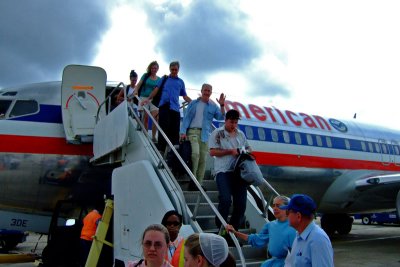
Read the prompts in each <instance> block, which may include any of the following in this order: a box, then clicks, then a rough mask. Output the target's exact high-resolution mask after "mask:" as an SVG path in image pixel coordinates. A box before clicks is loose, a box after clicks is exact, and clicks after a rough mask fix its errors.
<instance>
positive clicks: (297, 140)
mask: <svg viewBox="0 0 400 267" xmlns="http://www.w3.org/2000/svg"><path fill="white" fill-rule="evenodd" d="M294 139H295V140H296V144H298V145H301V135H300V134H299V133H294Z"/></svg>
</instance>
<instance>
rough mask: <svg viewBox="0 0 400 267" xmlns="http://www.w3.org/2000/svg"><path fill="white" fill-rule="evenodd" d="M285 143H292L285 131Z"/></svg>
mask: <svg viewBox="0 0 400 267" xmlns="http://www.w3.org/2000/svg"><path fill="white" fill-rule="evenodd" d="M283 141H285V143H290V136H289V133H288V132H287V131H283Z"/></svg>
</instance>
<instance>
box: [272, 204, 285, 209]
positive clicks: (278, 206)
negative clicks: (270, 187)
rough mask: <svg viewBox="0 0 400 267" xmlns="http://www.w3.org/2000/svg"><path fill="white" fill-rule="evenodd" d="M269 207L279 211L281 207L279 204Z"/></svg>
mask: <svg viewBox="0 0 400 267" xmlns="http://www.w3.org/2000/svg"><path fill="white" fill-rule="evenodd" d="M271 206H272V207H273V208H278V209H280V208H281V206H282V205H280V204H272V205H271Z"/></svg>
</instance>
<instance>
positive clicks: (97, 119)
mask: <svg viewBox="0 0 400 267" xmlns="http://www.w3.org/2000/svg"><path fill="white" fill-rule="evenodd" d="M121 85H122V89H123V88H125V84H124V83H123V82H120V83H119V84H118V85H117V86H115V87H114V88H113V90H112V91H111V93H109V94H108V96H107V97H106V98H105V99H104V100H103V102H101V103H100V105H99V107H98V108H97V113H96V123H97V122H98V121H99V113H100V110H101V107H102V106H103V105H104V104H105V103H106V102H107V100H108V99H110V101H108V107H107V114H108V113H110V111H111V102H112V99H111V98H112V96H113V94H114V92H115V91H116V90H117V89H119V88H120V86H121ZM124 100H126V94H125V90H124Z"/></svg>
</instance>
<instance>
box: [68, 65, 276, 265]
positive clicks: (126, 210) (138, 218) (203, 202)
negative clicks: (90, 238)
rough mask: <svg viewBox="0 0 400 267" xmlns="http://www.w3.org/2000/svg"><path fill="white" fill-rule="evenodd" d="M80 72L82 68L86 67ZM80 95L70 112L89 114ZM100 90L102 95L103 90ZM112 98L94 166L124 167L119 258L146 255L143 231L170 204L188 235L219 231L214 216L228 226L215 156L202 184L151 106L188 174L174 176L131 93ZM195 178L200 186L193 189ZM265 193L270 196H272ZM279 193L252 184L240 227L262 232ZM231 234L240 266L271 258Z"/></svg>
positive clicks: (102, 107)
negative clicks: (220, 207) (114, 100)
mask: <svg viewBox="0 0 400 267" xmlns="http://www.w3.org/2000/svg"><path fill="white" fill-rule="evenodd" d="M75 67H76V66H75ZM81 67H82V66H81ZM79 73H82V70H80V71H79ZM65 76H67V75H66V73H65V70H64V76H63V84H64V79H67V77H65ZM95 77H96V76H95ZM95 79H96V80H98V79H99V78H98V77H96V78H95ZM101 79H102V82H103V84H104V86H101V85H100V86H97V88H96V90H97V91H99V90H100V91H101V90H104V95H105V84H106V79H105V76H104V77H103V76H102V78H101ZM65 84H66V83H65ZM100 84H101V83H100ZM102 88H104V89H102ZM124 88H125V86H124V85H123V83H120V84H119V85H118V86H117V87H115V88H114V90H113V92H112V93H110V94H109V95H110V96H112V95H114V94H113V93H114V91H117V90H121V89H122V90H123V91H124V92H125V90H124ZM62 90H65V89H62ZM74 93H76V92H74ZM76 94H77V97H75V96H74V97H72V98H71V99H72V100H75V101H76V104H75V106H76V110H75V111H68V112H70V113H71V114H74V113H79V110H83V113H85V114H86V113H88V111H87V109H84V108H83V106H84V103H83V104H82V103H81V102H82V101H79V95H78V93H76ZM96 94H97V95H102V93H99V92H97V93H96ZM109 98H110V97H106V98H105V99H102V102H100V103H99V105H98V108H97V109H96V114H95V115H96V116H95V121H94V127H93V128H94V129H93V154H94V156H93V158H92V159H91V162H92V163H93V164H95V165H104V164H115V163H121V167H119V168H116V169H114V171H113V174H112V194H113V196H114V214H113V215H114V224H113V225H114V229H113V231H114V232H113V236H114V240H113V246H114V259H115V260H120V261H123V262H125V263H126V262H127V261H128V260H135V259H140V258H142V248H141V235H142V233H143V231H144V229H145V228H146V227H147V226H148V225H150V224H154V223H160V222H161V219H162V217H163V215H164V214H165V213H166V212H167V211H168V210H171V209H175V210H177V211H178V212H179V213H180V214H182V215H183V226H182V228H181V234H182V235H183V236H185V237H187V236H188V235H190V234H191V233H194V232H198V233H201V232H211V233H219V232H220V230H221V229H217V228H216V225H215V217H216V216H217V217H218V218H219V220H220V221H221V222H222V225H223V226H225V225H226V222H225V220H224V219H222V217H221V215H220V214H219V212H218V210H217V206H218V190H217V186H216V183H215V181H214V175H213V172H212V171H211V169H212V165H213V158H212V157H210V156H209V157H208V159H207V166H206V176H205V178H204V180H203V182H202V184H200V183H199V182H198V181H197V180H196V178H195V177H194V175H193V174H192V172H191V171H190V169H189V168H188V167H187V166H186V165H185V163H184V161H183V160H182V158H181V157H180V156H179V154H178V152H177V150H176V148H175V147H174V146H173V145H172V144H171V142H170V141H169V139H168V138H167V137H166V135H165V133H164V132H163V131H162V130H161V129H160V127H159V125H158V124H157V122H156V121H155V120H154V118H153V117H152V116H151V114H150V112H149V110H147V109H144V112H146V113H147V115H148V116H149V119H151V120H152V123H154V124H155V125H156V127H157V129H158V134H162V135H163V136H164V138H165V139H166V140H167V149H168V150H171V151H172V153H174V154H175V155H176V156H177V158H178V159H179V161H180V162H181V163H182V164H183V165H184V168H185V170H186V172H187V173H186V174H184V175H180V176H179V177H176V176H174V174H173V173H172V172H171V170H170V168H169V166H168V165H167V162H166V160H165V157H166V154H167V153H166V152H165V153H160V152H159V151H158V149H157V147H156V145H155V144H154V143H153V142H152V140H151V135H149V132H148V131H146V130H145V127H144V125H143V123H142V120H141V118H140V117H139V115H138V113H137V110H136V109H135V107H134V105H132V104H131V103H130V102H129V101H128V100H129V99H127V98H126V95H125V100H124V101H123V102H122V103H120V104H119V105H118V106H116V107H115V108H114V109H113V110H111V104H110V103H111V102H112V101H111V99H109ZM85 106H86V107H88V106H89V105H85ZM77 117H79V116H78V115H77V114H74V115H71V118H73V119H76V118H77ZM92 118H93V114H92V116H89V119H88V120H89V121H90V122H92V121H91V120H92ZM71 121H73V120H72V119H71ZM71 129H74V130H75V132H74V133H73V134H72V137H70V139H79V140H82V139H87V138H86V135H87V132H88V131H87V129H84V131H83V135H82V136H85V138H81V137H79V129H78V128H77V127H74V126H73V125H71V126H70V129H69V131H70V132H71ZM76 129H78V130H76ZM66 132H67V131H66ZM89 132H90V131H89ZM77 137H79V138H77ZM190 183H192V185H193V184H194V185H195V186H190V188H189V185H190ZM189 189H190V191H189ZM264 195H265V196H268V197H267V200H266V199H265V197H264ZM276 195H277V192H276V191H275V190H274V189H273V188H272V187H271V186H270V185H269V183H267V182H266V181H265V184H264V185H263V186H262V187H261V188H258V187H257V188H256V187H254V186H249V188H248V194H247V208H246V213H245V216H246V223H245V225H244V226H243V228H242V229H239V230H240V231H242V232H247V233H255V232H258V231H260V230H261V228H262V227H263V225H264V224H265V223H266V222H268V213H269V214H271V212H272V209H271V207H270V206H269V203H271V202H272V200H273V198H274V197H275V196H276ZM230 236H231V238H232V240H233V241H234V244H235V246H234V247H230V251H231V253H232V254H233V256H234V257H235V259H236V260H237V263H238V265H239V266H260V265H261V263H262V262H263V261H265V260H266V259H267V258H268V255H267V253H266V248H262V249H258V248H252V247H250V246H248V245H244V244H242V243H239V241H238V240H237V239H236V237H235V236H234V235H233V234H230Z"/></svg>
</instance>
